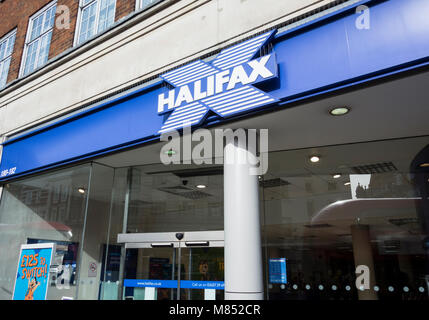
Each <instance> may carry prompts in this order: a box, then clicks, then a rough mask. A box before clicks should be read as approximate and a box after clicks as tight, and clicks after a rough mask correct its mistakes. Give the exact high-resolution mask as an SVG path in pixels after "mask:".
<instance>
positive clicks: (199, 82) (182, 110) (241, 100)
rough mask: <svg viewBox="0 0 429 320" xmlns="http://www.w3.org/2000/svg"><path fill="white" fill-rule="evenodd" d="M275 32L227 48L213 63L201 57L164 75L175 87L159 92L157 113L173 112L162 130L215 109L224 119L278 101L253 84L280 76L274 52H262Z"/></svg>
mask: <svg viewBox="0 0 429 320" xmlns="http://www.w3.org/2000/svg"><path fill="white" fill-rule="evenodd" d="M274 32H275V31H270V32H267V33H264V34H262V35H259V36H257V37H254V38H252V39H250V40H247V41H245V42H243V43H240V44H238V45H235V46H233V47H230V48H227V49H224V50H222V51H221V52H220V54H219V55H218V56H217V57H216V58H215V59H214V60H213V61H212V62H210V63H206V62H203V61H201V60H198V61H195V62H192V63H190V64H188V65H185V66H183V67H180V68H178V69H175V70H173V71H170V72H168V73H165V74H163V75H162V76H161V78H162V79H163V80H165V81H166V82H167V83H169V84H170V85H171V86H173V87H174V89H171V90H169V91H168V93H162V94H160V95H158V114H160V115H162V114H165V113H168V112H171V114H170V115H169V116H168V119H167V120H166V121H165V122H164V124H163V126H162V128H161V130H159V132H160V133H163V132H167V131H170V130H175V129H179V128H182V127H183V126H189V125H197V124H200V123H201V122H202V121H203V120H204V118H205V117H206V116H207V115H208V113H209V111H212V112H214V113H215V114H217V115H218V116H220V117H222V118H226V117H229V116H232V115H234V114H237V113H241V112H246V111H250V110H252V109H255V108H260V107H262V106H265V105H268V104H271V103H274V102H277V100H276V99H275V98H273V97H272V96H271V95H269V94H267V93H265V92H263V91H262V90H260V89H258V88H256V87H254V86H253V85H255V84H257V83H260V82H262V81H266V80H269V79H272V78H275V77H277V63H276V57H275V54H274V53H269V54H266V55H260V56H259V57H257V58H255V56H257V55H258V53H260V51H261V48H262V47H264V46H265V45H266V44H267V43H268V42H269V39H270V38H271V36H272V35H273V34H274Z"/></svg>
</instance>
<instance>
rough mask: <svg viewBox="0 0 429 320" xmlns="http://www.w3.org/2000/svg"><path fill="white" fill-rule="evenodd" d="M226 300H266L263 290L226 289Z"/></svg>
mask: <svg viewBox="0 0 429 320" xmlns="http://www.w3.org/2000/svg"><path fill="white" fill-rule="evenodd" d="M225 300H264V293H263V292H248V293H243V292H227V291H225Z"/></svg>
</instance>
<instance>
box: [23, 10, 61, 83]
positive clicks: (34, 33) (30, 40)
mask: <svg viewBox="0 0 429 320" xmlns="http://www.w3.org/2000/svg"><path fill="white" fill-rule="evenodd" d="M56 7H57V3H56V2H51V3H50V4H48V5H47V6H45V7H44V8H43V9H42V10H40V11H38V12H37V13H36V14H35V15H33V16H32V17H30V21H29V23H28V30H27V37H26V39H25V47H24V54H23V57H24V58H23V68H21V70H22V71H21V75H26V74H28V73H30V72H31V71H33V70H35V69H37V68H38V67H40V66H42V65H44V64H45V63H46V62H47V61H48V54H49V48H50V45H51V38H52V30H53V28H54V21H55V10H56Z"/></svg>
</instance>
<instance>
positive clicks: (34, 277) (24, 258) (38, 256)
mask: <svg viewBox="0 0 429 320" xmlns="http://www.w3.org/2000/svg"><path fill="white" fill-rule="evenodd" d="M53 252H55V244H54V243H43V244H24V245H22V246H21V252H20V254H19V260H18V269H17V272H16V279H15V288H14V290H13V298H12V299H13V300H46V295H47V292H48V284H49V268H50V266H51V262H52V253H53Z"/></svg>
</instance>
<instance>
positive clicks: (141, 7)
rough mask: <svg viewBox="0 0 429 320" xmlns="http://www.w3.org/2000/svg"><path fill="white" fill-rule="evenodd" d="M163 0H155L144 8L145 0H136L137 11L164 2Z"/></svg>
mask: <svg viewBox="0 0 429 320" xmlns="http://www.w3.org/2000/svg"><path fill="white" fill-rule="evenodd" d="M162 1H164V0H155V2H154V3H152V5H150V6H147V7H144V8H143V6H142V2H143V0H136V7H135V11H136V12H137V11H141V10H146V9H149V8H152V7H153V6H155V5H157V4H158V3H160V2H162Z"/></svg>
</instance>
